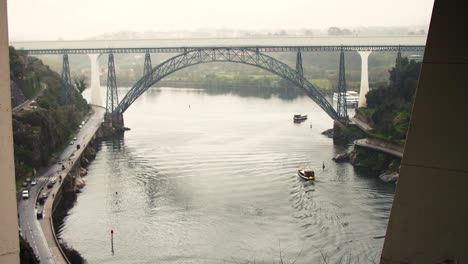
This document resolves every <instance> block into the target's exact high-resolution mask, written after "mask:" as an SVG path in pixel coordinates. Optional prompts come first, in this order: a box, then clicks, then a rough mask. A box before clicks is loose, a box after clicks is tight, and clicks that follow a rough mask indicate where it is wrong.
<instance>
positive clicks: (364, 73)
mask: <svg viewBox="0 0 468 264" xmlns="http://www.w3.org/2000/svg"><path fill="white" fill-rule="evenodd" d="M371 52H372V51H358V53H359V55H360V56H361V89H360V90H359V104H358V107H366V106H367V101H366V94H367V92H369V69H368V65H369V60H368V59H369V55H370V54H371Z"/></svg>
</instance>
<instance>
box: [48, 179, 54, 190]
mask: <svg viewBox="0 0 468 264" xmlns="http://www.w3.org/2000/svg"><path fill="white" fill-rule="evenodd" d="M54 184H55V182H51V181H49V182H48V183H47V188H49V189H50V188H52V187H54Z"/></svg>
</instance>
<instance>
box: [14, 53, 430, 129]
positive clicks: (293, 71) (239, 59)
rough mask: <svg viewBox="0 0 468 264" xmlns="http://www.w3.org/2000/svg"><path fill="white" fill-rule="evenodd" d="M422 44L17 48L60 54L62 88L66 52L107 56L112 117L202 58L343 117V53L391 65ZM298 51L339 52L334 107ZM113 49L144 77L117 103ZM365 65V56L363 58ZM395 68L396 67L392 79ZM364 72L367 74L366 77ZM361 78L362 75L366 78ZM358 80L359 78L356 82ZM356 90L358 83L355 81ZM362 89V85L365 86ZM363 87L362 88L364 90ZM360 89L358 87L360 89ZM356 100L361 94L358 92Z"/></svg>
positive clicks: (108, 106)
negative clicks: (239, 68) (132, 56)
mask: <svg viewBox="0 0 468 264" xmlns="http://www.w3.org/2000/svg"><path fill="white" fill-rule="evenodd" d="M424 48H425V46H422V45H369V46H365V45H364V46H363V45H359V46H349V45H348V46H344V45H340V46H336V45H335V46H229V47H227V46H213V47H157V48H152V47H147V48H74V49H28V50H21V49H20V50H19V51H20V52H21V53H23V54H24V55H49V54H61V55H63V60H64V61H63V69H62V77H63V78H64V80H63V81H64V87H65V89H71V88H70V87H71V85H70V83H71V80H69V78H70V74H69V71H70V67H69V63H68V55H69V54H109V65H108V68H109V69H108V73H109V74H108V80H107V100H106V109H107V112H108V113H110V114H112V115H120V116H121V115H122V114H123V113H124V112H125V111H126V110H127V109H128V108H129V107H130V106H131V105H132V103H133V102H135V100H136V99H138V97H140V96H141V95H142V94H143V93H144V92H145V91H146V90H147V89H148V88H150V87H151V86H152V85H154V84H155V83H157V82H158V81H160V80H161V79H163V78H164V77H166V76H168V75H170V74H172V73H174V72H176V71H179V70H181V69H184V68H187V67H190V66H194V65H197V64H201V63H207V62H234V63H242V64H246V65H251V66H254V67H258V68H261V69H263V70H266V71H268V72H271V73H273V74H276V75H278V76H280V77H282V78H284V79H286V80H288V81H289V82H291V83H292V84H294V85H295V86H297V87H298V88H300V89H301V90H303V91H304V92H305V93H306V94H307V95H308V96H309V97H310V98H311V99H312V100H313V101H314V102H316V103H317V104H318V105H319V106H320V107H321V108H322V109H323V110H324V111H325V112H326V113H327V114H328V115H329V116H330V117H331V118H332V119H334V120H340V119H347V118H348V115H347V109H346V96H345V94H346V81H345V80H346V78H345V68H344V53H345V52H352V51H354V52H356V51H357V52H359V54H360V55H361V58H362V60H363V61H362V63H363V65H364V56H362V54H361V52H364V53H365V52H367V55H368V54H369V53H370V52H373V51H393V52H397V59H396V61H397V64H396V67H397V68H398V67H399V66H400V63H398V62H399V61H401V52H415V53H422V52H423V51H424ZM267 52H296V53H297V59H296V68H293V67H291V66H289V65H287V64H285V63H283V62H281V61H279V60H277V59H275V58H273V57H271V56H268V55H266V54H264V53H267ZM301 52H340V66H339V69H340V71H339V84H338V90H339V91H338V103H337V106H338V109H336V110H335V109H334V108H333V106H332V105H331V104H330V103H329V102H328V100H326V99H325V97H324V96H323V95H322V93H320V91H319V90H318V89H317V88H316V87H315V86H314V85H313V84H312V83H310V82H309V81H308V80H307V79H306V78H305V77H304V74H303V68H302V55H301ZM114 53H145V63H144V75H143V77H142V78H141V79H140V80H138V81H137V82H136V83H135V85H133V87H132V88H131V89H130V90H129V92H128V93H127V94H126V95H125V96H124V97H123V99H122V101H120V102H119V101H118V97H117V85H116V76H115V66H114V59H113V54H114ZM151 53H178V55H175V56H174V57H172V58H170V59H168V60H166V61H164V62H162V63H161V64H159V65H157V66H155V67H152V64H151V56H150V54H151ZM365 65H366V68H367V56H365ZM398 73H399V69H397V77H398ZM365 76H367V73H366V75H365ZM366 78H367V77H366ZM361 81H362V80H361ZM361 90H362V85H361ZM367 90H368V88H367ZM367 90H366V91H367ZM361 92H362V91H361ZM361 98H362V96H361Z"/></svg>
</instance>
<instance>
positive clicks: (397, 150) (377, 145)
mask: <svg viewBox="0 0 468 264" xmlns="http://www.w3.org/2000/svg"><path fill="white" fill-rule="evenodd" d="M354 144H355V145H357V146H361V147H365V148H370V149H374V150H378V151H382V152H384V153H387V154H390V155H393V156H396V157H399V158H402V157H403V151H404V147H402V146H398V145H395V144H392V143H388V142H385V141H383V140H379V139H376V138H363V139H358V140H355V141H354Z"/></svg>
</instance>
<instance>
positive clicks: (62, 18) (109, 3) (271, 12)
mask: <svg viewBox="0 0 468 264" xmlns="http://www.w3.org/2000/svg"><path fill="white" fill-rule="evenodd" d="M7 2H8V16H9V18H8V20H9V35H10V40H11V41H14V40H47V39H49V40H55V39H58V38H63V39H82V38H87V37H91V36H95V35H99V34H103V33H109V32H117V31H122V30H131V31H138V32H144V31H150V30H154V31H168V30H185V29H186V30H195V29H199V28H222V27H226V28H233V29H247V30H261V29H304V28H314V29H318V28H328V27H330V26H338V27H357V26H408V25H426V24H428V23H429V20H430V16H431V12H432V5H433V2H434V1H433V0H355V1H350V0H282V1H279V0H234V1H223V0H192V1H190V0H166V1H161V0H75V1H70V0H7Z"/></svg>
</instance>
